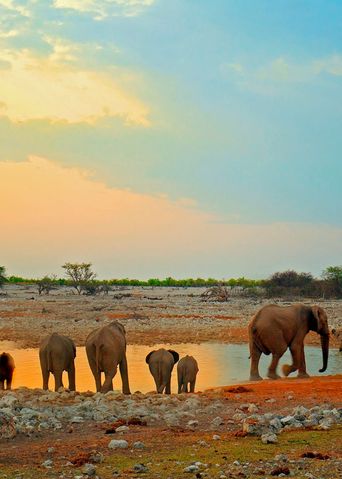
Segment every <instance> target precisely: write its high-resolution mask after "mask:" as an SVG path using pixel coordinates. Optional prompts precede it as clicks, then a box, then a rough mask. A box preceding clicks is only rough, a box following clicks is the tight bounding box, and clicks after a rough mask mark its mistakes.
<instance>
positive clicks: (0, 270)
mask: <svg viewBox="0 0 342 479" xmlns="http://www.w3.org/2000/svg"><path fill="white" fill-rule="evenodd" d="M6 281H7V278H6V269H5V266H0V288H2V287H3V285H4V283H5V282H6Z"/></svg>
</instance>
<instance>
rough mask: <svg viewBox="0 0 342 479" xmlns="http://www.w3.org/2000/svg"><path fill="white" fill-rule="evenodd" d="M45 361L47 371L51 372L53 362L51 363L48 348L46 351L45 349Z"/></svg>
mask: <svg viewBox="0 0 342 479" xmlns="http://www.w3.org/2000/svg"><path fill="white" fill-rule="evenodd" d="M46 362H47V368H48V371H51V372H52V371H53V364H52V356H51V351H50V348H47V351H46Z"/></svg>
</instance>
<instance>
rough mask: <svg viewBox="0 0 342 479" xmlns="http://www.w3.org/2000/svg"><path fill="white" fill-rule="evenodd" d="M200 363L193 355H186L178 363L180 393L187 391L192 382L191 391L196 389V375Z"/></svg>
mask: <svg viewBox="0 0 342 479" xmlns="http://www.w3.org/2000/svg"><path fill="white" fill-rule="evenodd" d="M198 371H199V369H198V364H197V361H196V359H195V358H194V357H193V356H188V355H187V356H185V357H184V358H182V359H181V360H180V361H179V363H178V365H177V376H178V394H180V393H187V392H189V391H188V384H189V383H190V392H191V393H193V392H194V391H195V384H196V376H197V373H198Z"/></svg>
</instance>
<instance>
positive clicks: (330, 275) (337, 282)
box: [0, 263, 342, 301]
mask: <svg viewBox="0 0 342 479" xmlns="http://www.w3.org/2000/svg"><path fill="white" fill-rule="evenodd" d="M62 267H63V268H64V270H65V276H66V277H65V278H57V277H56V276H54V275H53V276H44V277H43V278H40V279H28V278H22V277H18V276H6V274H5V268H4V267H3V266H1V267H0V287H1V286H2V284H4V283H5V282H7V283H12V284H17V283H27V284H36V285H37V289H38V293H39V294H42V293H45V294H49V292H50V291H51V290H53V289H55V288H57V287H58V286H70V287H72V288H74V289H75V292H76V293H77V294H85V295H95V294H99V293H102V294H108V293H109V291H111V289H112V288H114V287H122V286H156V287H164V286H165V287H166V286H169V287H170V286H172V287H205V288H208V291H207V293H206V294H204V296H203V299H207V300H210V298H212V299H214V298H215V297H217V298H221V299H217V300H225V301H226V300H228V299H229V297H230V295H231V293H234V292H235V294H236V293H239V294H244V295H246V296H267V297H288V298H293V297H303V296H305V297H312V298H342V266H329V267H327V268H326V269H325V270H324V271H323V273H322V275H321V278H314V277H313V275H312V274H311V273H298V272H296V271H293V270H288V271H282V272H276V273H274V274H272V275H271V276H270V277H269V278H267V279H259V280H255V279H248V278H245V277H241V278H231V279H226V280H218V279H214V278H207V279H205V278H186V279H175V278H172V277H167V278H165V279H159V278H150V279H147V280H139V279H129V278H122V279H109V280H99V279H96V273H95V272H94V271H93V269H92V264H91V263H65V264H64V265H63V266H62Z"/></svg>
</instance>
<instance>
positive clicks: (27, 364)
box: [0, 342, 342, 392]
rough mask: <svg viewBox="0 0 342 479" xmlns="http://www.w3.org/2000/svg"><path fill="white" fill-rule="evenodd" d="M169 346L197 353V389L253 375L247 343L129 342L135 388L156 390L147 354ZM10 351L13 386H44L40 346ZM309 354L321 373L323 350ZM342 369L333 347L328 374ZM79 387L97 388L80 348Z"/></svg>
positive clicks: (4, 346) (311, 368)
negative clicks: (250, 372) (147, 361)
mask: <svg viewBox="0 0 342 479" xmlns="http://www.w3.org/2000/svg"><path fill="white" fill-rule="evenodd" d="M159 347H165V348H166V349H174V350H175V351H177V352H178V353H179V355H180V357H183V356H185V355H186V354H190V355H192V356H194V357H195V358H196V359H197V361H198V365H199V369H200V370H199V373H198V376H197V383H196V390H197V391H198V390H200V391H203V390H204V389H207V388H210V387H216V386H225V385H228V384H234V383H238V382H243V381H247V380H248V377H249V359H248V356H249V350H248V345H247V344H222V343H202V344H191V343H182V344H166V345H165V344H164V345H161V344H157V345H154V346H153V347H151V346H143V345H128V347H127V360H128V372H129V381H130V388H131V391H132V392H133V391H141V392H148V391H152V390H154V381H153V378H152V376H151V374H150V371H149V368H148V365H147V364H146V362H145V357H146V355H147V354H148V353H149V352H150V351H151V350H152V349H158V348H159ZM2 351H6V352H9V353H10V354H11V355H12V356H13V357H14V360H15V364H16V369H15V373H14V379H13V385H12V386H13V388H18V387H20V386H26V387H29V388H40V387H42V377H41V371H40V364H39V356H38V349H17V348H16V345H15V344H14V343H9V342H0V352H2ZM305 356H306V363H307V370H308V373H309V374H311V375H319V373H318V369H320V368H321V367H322V353H321V349H320V348H318V347H313V346H306V348H305ZM269 362H270V357H269V356H268V357H267V356H264V355H262V357H261V361H260V373H261V375H262V376H263V377H265V376H266V371H267V366H268V364H269ZM289 362H290V354H289V352H287V353H286V354H285V355H284V356H283V357H282V358H281V361H280V365H281V364H284V363H289ZM341 371H342V353H340V352H339V351H338V350H337V349H331V350H330V355H329V366H328V369H327V371H326V373H324V374H340V373H341ZM63 383H64V386H67V385H68V381H67V374H66V373H64V375H63ZM49 387H50V389H53V388H54V380H53V376H51V375H50V383H49ZM76 389H77V390H78V391H88V390H90V391H94V390H95V384H94V379H93V376H92V374H91V371H90V369H89V366H88V360H87V357H86V353H85V349H84V348H83V347H78V348H77V356H76ZM114 389H121V378H120V374H119V372H118V373H117V375H116V376H115V379H114ZM171 392H177V371H176V367H175V368H174V370H173V374H172V390H171Z"/></svg>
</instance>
